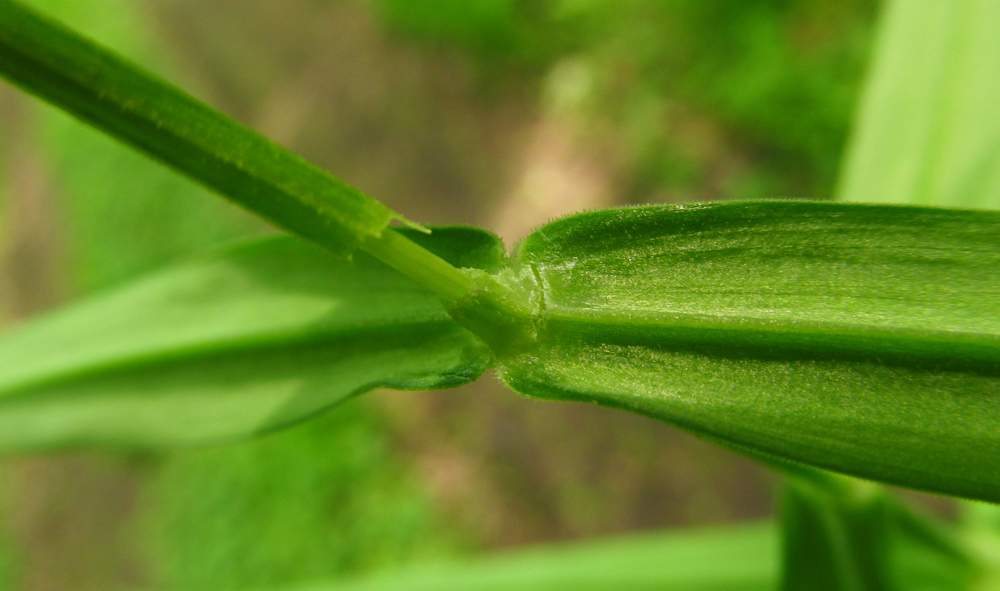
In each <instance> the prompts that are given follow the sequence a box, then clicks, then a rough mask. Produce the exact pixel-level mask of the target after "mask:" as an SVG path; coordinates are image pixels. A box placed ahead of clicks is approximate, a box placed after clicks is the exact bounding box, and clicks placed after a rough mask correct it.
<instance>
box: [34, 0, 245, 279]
mask: <svg viewBox="0 0 1000 591" xmlns="http://www.w3.org/2000/svg"><path fill="white" fill-rule="evenodd" d="M32 4H33V5H35V6H37V7H38V8H40V9H43V10H45V11H46V12H48V13H50V14H52V15H53V16H56V17H57V18H60V19H62V20H64V21H65V22H68V23H72V24H73V26H74V27H79V29H80V30H81V31H82V32H84V33H86V34H88V35H91V36H92V37H94V38H96V39H98V40H99V41H101V42H102V43H105V44H107V45H109V46H111V47H112V48H114V49H116V50H118V51H121V52H122V53H123V54H125V55H128V56H131V57H133V59H137V60H139V61H141V62H143V63H144V64H147V65H149V66H150V67H157V68H158V69H160V66H161V65H162V62H163V60H161V59H157V57H156V55H157V49H158V48H157V47H155V45H154V44H153V42H152V39H151V38H150V37H149V36H148V35H145V34H143V30H144V27H145V25H144V21H143V19H142V15H141V14H140V13H139V12H138V10H137V9H138V6H137V5H136V4H135V3H132V2H127V1H123V0H34V1H33V2H32ZM38 109H39V111H40V112H39V113H38V125H39V127H40V129H41V131H42V139H43V146H44V147H45V156H46V157H47V159H48V162H47V165H48V166H47V170H48V171H49V172H51V173H52V177H51V178H49V179H48V182H49V183H51V185H52V186H53V193H54V194H55V195H56V197H57V198H58V202H59V205H60V206H61V211H60V213H61V214H62V217H61V219H60V220H59V222H61V224H60V225H61V229H62V230H63V232H65V235H64V237H63V240H65V243H66V245H65V246H66V251H67V255H68V257H69V259H70V269H69V271H70V273H71V274H72V279H71V290H72V292H74V293H80V292H85V291H92V290H95V289H99V288H101V287H104V286H107V285H110V284H115V283H120V282H122V281H124V280H126V279H129V278H131V277H134V276H135V275H137V274H138V273H141V272H143V271H147V270H150V269H152V268H155V267H158V266H160V265H163V264H164V263H167V262H170V261H172V260H177V259H178V258H180V257H182V256H184V255H186V254H190V253H193V252H199V251H202V250H204V249H206V248H210V247H212V246H216V245H219V244H223V243H225V242H229V241H231V240H233V239H236V238H242V237H246V236H251V235H255V234H260V233H261V232H262V231H263V229H264V226H263V225H262V224H261V223H260V222H259V221H258V220H256V219H255V218H253V217H251V216H250V215H248V214H246V213H244V212H243V211H241V210H239V209H237V208H235V207H233V206H231V205H229V204H227V203H224V202H221V201H220V200H219V199H217V198H215V197H213V196H212V195H211V194H209V193H208V192H207V191H205V190H204V189H202V188H200V187H198V186H197V185H195V184H194V183H193V182H191V181H189V180H187V179H185V178H183V177H181V176H180V175H178V174H177V173H175V172H174V171H171V170H168V169H167V168H165V167H164V166H162V165H160V164H157V163H154V162H152V161H150V160H149V159H148V158H147V157H145V156H142V155H141V154H138V153H136V152H135V151H134V150H132V149H130V148H127V147H125V146H123V145H121V144H119V143H118V142H116V141H115V140H112V139H110V138H109V137H107V136H105V135H104V134H102V133H100V132H98V131H96V130H93V129H91V128H89V127H87V126H86V125H83V124H82V123H80V122H79V121H76V120H75V119H73V118H72V117H70V116H69V115H67V114H65V113H63V112H61V111H58V110H56V109H55V108H52V107H48V106H42V104H41V103H38Z"/></svg>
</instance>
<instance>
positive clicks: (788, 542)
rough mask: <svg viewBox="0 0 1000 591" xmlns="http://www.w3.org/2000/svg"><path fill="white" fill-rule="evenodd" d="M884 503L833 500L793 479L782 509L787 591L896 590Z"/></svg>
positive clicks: (873, 496)
mask: <svg viewBox="0 0 1000 591" xmlns="http://www.w3.org/2000/svg"><path fill="white" fill-rule="evenodd" d="M885 501H886V499H885V497H884V496H883V495H881V494H879V493H878V492H877V491H874V490H872V491H870V494H868V495H857V496H848V495H831V494H828V493H827V492H826V491H822V490H815V489H814V488H813V487H811V486H808V485H804V484H803V483H800V482H798V481H796V480H795V479H789V480H788V481H787V483H786V485H785V491H784V495H783V498H782V503H781V529H782V533H783V535H782V541H783V544H782V546H783V551H784V557H783V559H782V567H783V573H782V587H781V588H782V589H784V590H786V591H800V590H801V591H806V590H810V591H867V590H871V591H883V590H887V589H895V588H896V587H895V586H894V585H891V584H890V582H889V581H890V580H891V578H890V577H891V575H890V572H889V571H888V568H887V566H888V556H887V554H888V551H889V545H888V539H887V538H888V534H889V527H890V522H889V515H888V511H887V508H886V503H885Z"/></svg>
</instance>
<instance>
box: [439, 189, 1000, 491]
mask: <svg viewBox="0 0 1000 591" xmlns="http://www.w3.org/2000/svg"><path fill="white" fill-rule="evenodd" d="M998 237H1000V214H998V213H992V212H975V211H962V210H946V209H931V208H918V207H901V206H866V205H848V204H836V203H819V202H816V203H808V202H777V201H775V202H758V203H719V204H708V205H686V206H650V207H638V208H626V209H618V210H607V211H599V212H592V213H587V214H582V215H577V216H572V217H569V218H565V219H562V220H559V221H556V222H553V223H550V224H548V225H546V226H543V227H542V228H540V229H538V230H536V231H535V232H534V233H532V234H531V235H530V236H529V237H528V238H527V239H526V240H525V241H524V243H523V244H521V245H520V248H519V249H518V250H517V252H516V254H515V256H514V258H513V260H512V262H511V267H510V269H509V270H507V271H506V272H505V273H504V275H503V276H502V277H501V280H503V281H505V282H506V283H507V284H509V285H522V286H523V285H529V286H530V285H533V286H534V287H533V288H532V289H533V292H532V293H533V295H531V294H529V296H527V297H526V298H525V301H529V302H530V301H532V298H535V299H534V301H535V302H536V303H535V304H534V310H533V314H534V316H532V317H528V318H525V319H522V321H521V325H520V328H519V330H520V334H521V340H518V339H516V338H511V339H508V342H507V343H496V342H494V343H493V344H494V347H495V350H496V351H497V352H498V355H499V368H500V371H501V375H502V376H503V378H504V380H505V381H506V382H507V383H508V384H509V385H510V386H511V387H512V388H513V389H514V390H516V391H518V392H522V393H524V394H527V395H530V396H535V397H540V398H548V399H559V400H580V401H590V402H596V403H598V404H602V405H606V406H612V407H617V408H623V409H627V410H631V411H634V412H638V413H641V414H645V415H648V416H651V417H654V418H657V419H660V420H664V421H667V422H670V423H673V424H675V425H677V426H679V427H682V428H684V429H687V430H689V431H692V432H694V433H697V434H700V435H702V436H704V437H707V438H709V439H713V440H716V441H718V442H722V443H725V444H727V445H729V446H732V447H735V448H738V449H743V450H746V451H748V452H750V453H753V454H759V455H763V456H770V457H775V458H783V459H785V460H790V461H793V462H800V463H804V464H808V465H811V466H814V467H819V468H825V469H829V470H834V471H838V472H843V473H846V474H852V475H856V476H860V477H863V478H868V479H872V480H877V481H882V482H887V483H891V484H896V485H900V486H906V487H911V488H916V489H921V490H927V491H933V492H941V493H945V494H951V495H956V496H964V497H969V498H976V499H983V500H991V501H1000V471H998V470H992V469H989V468H988V467H990V466H994V465H995V464H996V461H997V458H998V457H1000V297H998V294H1000V240H998ZM522 289H527V288H523V287H522ZM529 291H530V290H529ZM461 305H463V304H462V303H460V304H459V307H461ZM462 312H463V310H461V309H458V310H456V311H455V312H454V314H455V315H456V317H458V318H462ZM479 334H486V333H485V331H484V332H481V333H479ZM484 338H485V337H484Z"/></svg>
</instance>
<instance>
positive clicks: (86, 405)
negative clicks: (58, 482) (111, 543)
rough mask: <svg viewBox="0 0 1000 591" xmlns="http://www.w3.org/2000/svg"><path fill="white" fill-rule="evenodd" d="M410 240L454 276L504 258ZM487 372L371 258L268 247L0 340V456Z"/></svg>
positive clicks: (438, 236)
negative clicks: (450, 267) (455, 270)
mask: <svg viewBox="0 0 1000 591" xmlns="http://www.w3.org/2000/svg"><path fill="white" fill-rule="evenodd" d="M412 236H413V238H414V240H417V241H419V242H420V243H422V244H423V245H424V246H425V247H427V248H429V249H431V250H432V251H434V252H436V253H437V254H439V255H440V256H442V257H444V258H446V259H447V260H449V261H450V262H452V263H454V264H456V265H459V266H477V267H481V268H484V269H495V268H496V266H497V265H499V264H500V261H501V260H502V257H503V254H504V250H503V245H502V244H501V243H500V241H499V240H498V239H497V238H496V237H495V236H493V235H491V234H489V233H487V232H483V231H479V230H473V229H464V228H455V229H439V230H437V231H435V232H434V234H432V235H430V236H423V235H420V234H416V233H413V234H412ZM490 359H491V354H490V352H489V350H488V348H487V347H486V346H485V345H484V344H483V343H482V342H481V341H479V339H477V338H476V337H475V336H473V335H472V334H471V333H469V332H468V331H467V330H465V329H463V328H462V327H461V326H459V325H458V324H456V323H455V322H454V321H453V320H452V319H451V318H449V316H448V314H447V313H446V312H445V310H444V308H443V306H442V305H441V303H440V301H439V300H438V298H437V297H436V296H435V295H434V294H432V293H430V292H429V291H427V290H425V289H424V288H422V287H420V286H419V285H417V284H416V283H415V282H413V281H412V280H410V279H408V278H406V277H404V276H403V275H401V274H400V273H398V272H397V271H394V270H392V269H390V268H389V267H387V266H385V265H384V264H382V263H380V262H378V261H376V260H374V259H372V258H371V257H369V256H368V255H365V254H358V255H356V257H355V261H354V263H353V264H349V263H345V262H343V261H341V260H339V259H337V258H336V257H334V256H333V255H330V254H329V253H327V252H325V251H323V250H320V249H318V248H316V247H315V246H313V245H310V244H308V243H305V242H302V241H299V240H297V239H292V238H276V239H270V240H265V241H262V242H256V243H252V244H248V245H245V246H240V247H237V248H234V249H231V250H229V251H227V252H224V253H221V254H219V255H214V256H209V257H206V258H204V259H203V260H201V261H197V262H193V263H190V264H187V265H184V266H180V267H176V268H173V269H169V270H166V271H163V272H161V273H158V274H156V275H153V276H150V277H148V278H146V279H144V280H141V281H139V282H137V283H135V284H132V285H130V286H128V287H125V288H122V289H119V290H117V291H112V292H110V293H107V294H104V295H101V296H98V297H95V298H92V299H90V300H87V301H84V302H81V303H80V304H77V305H75V306H72V307H70V308H67V309H64V310H62V311H59V312H57V313H55V314H53V315H51V316H48V317H44V318H40V319H38V320H35V321H32V322H29V323H28V324H27V325H26V326H22V327H15V328H14V329H13V331H12V334H9V335H7V336H6V338H4V339H3V340H0V450H2V451H9V450H23V449H36V448H43V447H53V446H60V445H69V444H91V443H113V444H124V445H131V446H135V445H139V446H164V445H176V444H189V443H199V442H204V441H211V440H217V439H221V438H233V437H240V436H246V435H251V434H254V433H259V432H261V431H265V430H269V429H274V428H277V427H281V426H284V425H286V424H288V423H291V422H295V421H298V420H301V419H303V418H306V417H308V416H310V415H312V414H314V413H316V412H318V411H320V410H323V409H325V408H328V407H330V406H332V405H334V404H336V403H338V402H341V401H343V400H344V399H346V398H348V397H350V396H352V395H354V394H357V393H360V392H364V391H366V390H370V389H372V388H375V387H380V386H382V387H390V388H398V389H410V390H415V389H431V388H447V387H453V386H457V385H460V384H463V383H466V382H469V381H471V380H474V379H476V378H477V377H478V376H479V375H480V374H481V373H482V372H483V371H484V370H485V369H486V367H488V365H489V363H490Z"/></svg>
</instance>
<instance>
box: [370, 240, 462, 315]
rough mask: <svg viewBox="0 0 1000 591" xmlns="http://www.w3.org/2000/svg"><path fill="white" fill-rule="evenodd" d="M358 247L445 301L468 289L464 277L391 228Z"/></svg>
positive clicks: (454, 298)
mask: <svg viewBox="0 0 1000 591" xmlns="http://www.w3.org/2000/svg"><path fill="white" fill-rule="evenodd" d="M361 248H362V250H364V251H366V252H368V253H369V254H371V255H372V256H374V257H376V258H377V259H379V260H380V261H382V262H383V263H385V264H387V265H389V266H390V267H392V268H394V269H396V270H397V271H400V272H402V273H403V274H405V275H407V276H408V277H410V278H411V279H413V280H414V281H416V282H417V283H419V284H420V285H423V286H424V287H426V288H427V289H429V290H431V291H433V292H434V293H436V294H437V295H438V297H440V298H441V299H443V300H445V301H451V300H457V299H459V298H461V297H462V296H464V295H466V294H467V293H469V290H470V289H471V288H472V282H471V280H470V279H469V277H468V276H466V275H464V274H463V273H462V272H461V271H459V270H458V269H456V268H455V267H453V266H451V265H450V264H449V263H448V262H447V261H445V260H444V259H442V258H441V257H439V256H437V255H436V254H434V253H432V252H431V251H429V250H427V249H425V248H423V247H421V246H420V245H418V244H417V243H416V242H413V241H412V240H410V239H409V238H407V237H406V236H403V235H402V234H400V233H399V232H396V231H395V230H393V229H391V228H386V229H385V230H383V231H382V234H381V235H380V236H373V237H371V238H369V239H368V240H366V241H365V242H364V243H363V244H362V245H361Z"/></svg>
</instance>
